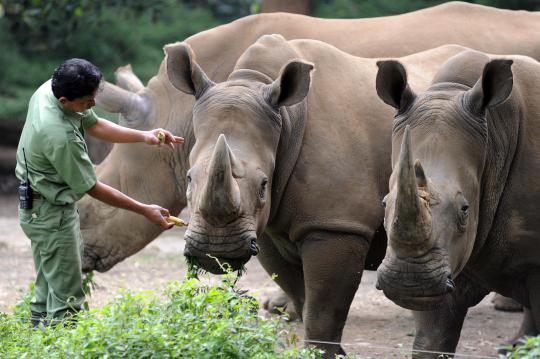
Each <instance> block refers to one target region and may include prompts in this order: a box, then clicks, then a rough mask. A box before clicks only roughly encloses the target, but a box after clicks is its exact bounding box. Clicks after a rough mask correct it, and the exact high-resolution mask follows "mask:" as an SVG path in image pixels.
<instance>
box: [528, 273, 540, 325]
mask: <svg viewBox="0 0 540 359" xmlns="http://www.w3.org/2000/svg"><path fill="white" fill-rule="evenodd" d="M527 290H528V292H529V302H530V303H531V308H530V313H527V312H526V315H527V314H530V315H531V316H532V319H533V320H532V321H531V322H532V323H533V324H534V325H535V333H533V335H538V329H539V328H540V273H538V272H536V273H532V274H529V276H528V278H527ZM526 319H528V318H527V317H525V318H524V324H525V320H526ZM529 330H530V326H529Z"/></svg>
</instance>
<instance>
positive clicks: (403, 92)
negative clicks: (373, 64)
mask: <svg viewBox="0 0 540 359" xmlns="http://www.w3.org/2000/svg"><path fill="white" fill-rule="evenodd" d="M377 66H378V67H379V72H377V80H376V87H377V95H379V97H380V98H381V100H383V101H384V102H385V103H386V104H388V105H390V106H392V107H394V108H395V109H397V110H398V111H402V110H404V109H406V108H407V107H408V106H409V105H410V104H411V103H412V102H413V101H414V99H415V97H416V95H415V94H414V92H413V91H412V90H411V88H410V87H409V84H408V82H407V71H405V68H404V67H403V65H402V64H401V63H400V62H399V61H395V60H387V61H378V62H377Z"/></svg>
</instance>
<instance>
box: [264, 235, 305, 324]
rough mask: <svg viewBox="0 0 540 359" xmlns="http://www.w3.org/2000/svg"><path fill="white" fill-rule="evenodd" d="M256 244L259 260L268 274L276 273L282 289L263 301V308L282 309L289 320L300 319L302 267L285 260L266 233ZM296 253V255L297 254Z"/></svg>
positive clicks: (302, 297)
mask: <svg viewBox="0 0 540 359" xmlns="http://www.w3.org/2000/svg"><path fill="white" fill-rule="evenodd" d="M276 240H277V239H276ZM279 241H280V242H281V241H282V240H279ZM286 241H288V239H286ZM257 244H258V246H259V250H260V251H259V254H258V255H257V258H258V259H259V262H260V263H261V265H262V266H263V268H264V269H265V270H266V272H267V273H268V274H270V275H272V274H276V275H277V277H276V279H275V281H276V283H277V284H278V285H279V286H280V288H281V289H282V290H283V292H280V293H278V295H277V296H275V297H273V298H271V299H269V300H267V301H265V303H264V304H263V307H264V309H266V310H268V311H269V312H271V313H280V312H281V311H284V312H285V313H286V314H288V315H289V319H290V320H296V319H301V314H302V307H303V306H304V276H303V274H302V267H301V266H300V265H294V264H292V263H291V262H290V261H287V260H286V259H285V258H284V256H283V255H282V253H281V252H280V251H279V250H278V248H276V246H275V244H274V241H273V239H272V238H270V236H269V235H268V234H266V233H264V234H263V235H262V236H261V238H259V240H258V241H257ZM296 255H297V256H298V254H296ZM298 259H299V257H298Z"/></svg>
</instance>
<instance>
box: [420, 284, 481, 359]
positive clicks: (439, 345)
mask: <svg viewBox="0 0 540 359" xmlns="http://www.w3.org/2000/svg"><path fill="white" fill-rule="evenodd" d="M455 282H456V289H455V291H454V292H453V293H452V294H450V295H447V296H446V298H445V301H444V302H443V303H441V305H439V306H438V307H437V309H435V310H431V311H422V312H418V311H413V316H414V321H415V326H416V336H415V338H414V344H413V355H412V356H413V358H415V359H418V358H422V359H423V358H440V354H437V353H428V352H443V353H454V352H455V350H456V347H457V344H458V341H459V337H460V334H461V328H462V326H463V321H464V320H465V315H466V314H467V310H468V309H469V308H470V307H472V306H474V305H476V304H478V303H479V302H480V301H481V300H482V298H484V297H485V296H486V295H487V294H488V293H489V291H487V290H484V289H482V288H481V287H480V286H479V285H476V284H473V283H471V281H470V280H469V279H468V278H467V277H466V276H465V275H460V276H458V277H457V278H456V281H455Z"/></svg>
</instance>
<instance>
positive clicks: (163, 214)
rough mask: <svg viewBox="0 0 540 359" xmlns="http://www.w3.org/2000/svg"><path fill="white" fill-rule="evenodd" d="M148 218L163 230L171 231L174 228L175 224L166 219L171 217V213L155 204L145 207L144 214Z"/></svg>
mask: <svg viewBox="0 0 540 359" xmlns="http://www.w3.org/2000/svg"><path fill="white" fill-rule="evenodd" d="M142 214H143V215H144V216H145V217H146V218H148V219H149V220H150V221H151V222H153V223H154V224H157V225H158V226H160V227H161V228H163V229H170V228H172V227H173V226H174V223H169V222H167V221H166V220H165V218H167V217H169V216H170V213H169V211H168V210H167V209H165V208H163V207H160V206H158V205H155V204H149V205H145V207H144V210H143V213H142Z"/></svg>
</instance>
